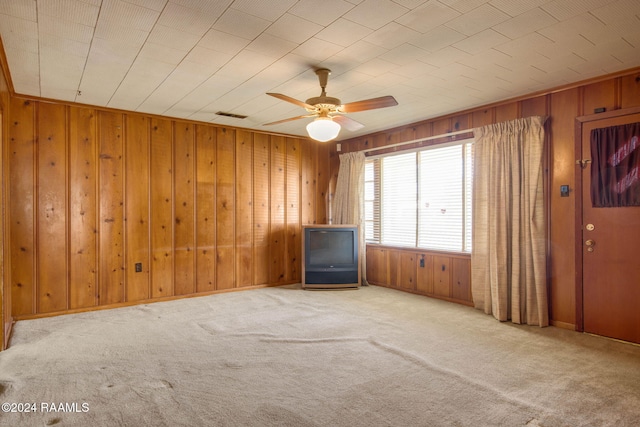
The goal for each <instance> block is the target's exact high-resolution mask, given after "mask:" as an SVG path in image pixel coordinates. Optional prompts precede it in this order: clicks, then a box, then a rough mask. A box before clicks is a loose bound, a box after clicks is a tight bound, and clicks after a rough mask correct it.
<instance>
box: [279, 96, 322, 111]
mask: <svg viewBox="0 0 640 427" xmlns="http://www.w3.org/2000/svg"><path fill="white" fill-rule="evenodd" d="M267 95H270V96H273V97H275V98H278V99H281V100H283V101H287V102H290V103H292V104H295V105H297V106H299V107H302V108H309V109H311V110H313V109H314V108H315V107H314V106H313V105H309V104H307V103H306V102H302V101H298V100H297V99H295V98H292V97H290V96H287V95H283V94H281V93H267Z"/></svg>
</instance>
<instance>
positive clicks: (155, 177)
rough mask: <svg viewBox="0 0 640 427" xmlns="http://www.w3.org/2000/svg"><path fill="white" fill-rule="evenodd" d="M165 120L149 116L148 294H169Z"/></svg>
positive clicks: (169, 180) (169, 151) (169, 169)
mask: <svg viewBox="0 0 640 427" xmlns="http://www.w3.org/2000/svg"><path fill="white" fill-rule="evenodd" d="M171 128H172V126H171V122H170V121H169V120H163V119H155V118H154V119H151V174H150V176H151V297H152V298H159V297H165V296H170V295H173V252H174V251H173V209H172V206H173V188H172V186H173V143H172V140H171V138H172V129H171Z"/></svg>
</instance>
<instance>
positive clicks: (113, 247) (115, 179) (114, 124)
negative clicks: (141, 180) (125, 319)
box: [98, 111, 124, 305]
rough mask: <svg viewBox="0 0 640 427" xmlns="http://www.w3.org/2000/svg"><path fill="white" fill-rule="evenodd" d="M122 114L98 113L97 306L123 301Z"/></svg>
mask: <svg viewBox="0 0 640 427" xmlns="http://www.w3.org/2000/svg"><path fill="white" fill-rule="evenodd" d="M122 125H123V123H122V114H119V113H112V112H107V111H100V112H99V113H98V129H99V150H100V156H99V157H100V160H99V165H98V170H99V182H100V192H99V200H100V225H99V227H100V234H99V236H100V257H99V259H100V265H99V268H100V275H99V277H100V287H99V289H100V293H99V300H98V301H99V303H100V305H105V304H114V303H118V302H123V301H124V271H123V270H124V253H123V251H124V241H123V217H124V212H123V204H124V198H123V194H122V191H123V190H122V189H123V184H124V182H123V176H122V175H123V165H122V149H123V147H122Z"/></svg>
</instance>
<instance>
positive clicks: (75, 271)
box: [69, 107, 98, 309]
mask: <svg viewBox="0 0 640 427" xmlns="http://www.w3.org/2000/svg"><path fill="white" fill-rule="evenodd" d="M96 147H97V146H96V112H95V110H92V109H89V108H77V107H71V108H70V109H69V232H70V235H71V239H70V242H69V308H71V309H76V308H86V307H93V306H95V305H96V304H97V303H98V301H97V295H98V289H97V283H98V282H97V271H98V258H97V247H98V246H97V244H98V241H97V236H98V234H97V215H98V208H97V206H98V200H97V191H96V186H97V154H96V153H97V151H96V150H97V148H96Z"/></svg>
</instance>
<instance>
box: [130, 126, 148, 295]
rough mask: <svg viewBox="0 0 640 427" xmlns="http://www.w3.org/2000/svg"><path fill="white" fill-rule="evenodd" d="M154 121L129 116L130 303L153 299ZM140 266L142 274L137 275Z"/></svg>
mask: <svg viewBox="0 0 640 427" xmlns="http://www.w3.org/2000/svg"><path fill="white" fill-rule="evenodd" d="M149 128H150V119H149V118H148V117H145V116H134V115H127V116H126V117H125V131H126V137H125V180H126V183H125V231H126V234H125V240H126V243H125V245H126V246H125V247H126V251H125V252H126V262H125V275H126V276H125V277H126V282H125V283H126V298H127V301H140V300H146V299H149V298H150V297H151V289H150V286H151V282H150V277H149V267H150V265H149V264H150V260H149V254H150V248H149V214H150V212H149V184H150V183H149V151H150V149H151V147H150V136H149ZM136 263H140V264H142V271H140V272H136V268H135V266H136Z"/></svg>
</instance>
